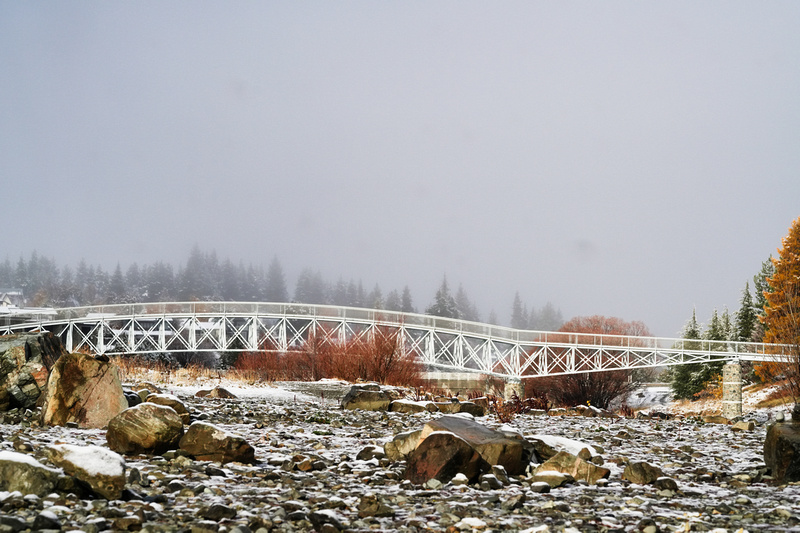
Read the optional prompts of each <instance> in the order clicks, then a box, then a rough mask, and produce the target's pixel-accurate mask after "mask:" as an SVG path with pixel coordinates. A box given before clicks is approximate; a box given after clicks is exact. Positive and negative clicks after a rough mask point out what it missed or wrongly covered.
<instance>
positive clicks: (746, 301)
mask: <svg viewBox="0 0 800 533" xmlns="http://www.w3.org/2000/svg"><path fill="white" fill-rule="evenodd" d="M757 322H758V317H757V315H756V310H755V307H754V304H753V295H752V294H750V282H746V283H745V286H744V290H743V291H742V299H741V300H740V302H739V310H738V311H736V331H735V336H736V340H738V341H740V342H750V341H752V340H753V334H754V332H755V331H756V324H757ZM759 340H760V339H759Z"/></svg>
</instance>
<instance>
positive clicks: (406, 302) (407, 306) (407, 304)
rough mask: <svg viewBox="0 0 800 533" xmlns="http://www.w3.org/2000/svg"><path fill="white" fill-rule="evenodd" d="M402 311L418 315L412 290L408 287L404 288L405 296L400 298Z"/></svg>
mask: <svg viewBox="0 0 800 533" xmlns="http://www.w3.org/2000/svg"><path fill="white" fill-rule="evenodd" d="M400 300H401V303H400V310H401V311H402V312H404V313H416V312H417V310H416V309H415V308H414V301H413V300H412V299H411V289H409V288H408V285H406V286H405V287H403V295H402V296H401V298H400Z"/></svg>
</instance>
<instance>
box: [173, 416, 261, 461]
mask: <svg viewBox="0 0 800 533" xmlns="http://www.w3.org/2000/svg"><path fill="white" fill-rule="evenodd" d="M180 448H181V450H183V451H185V452H186V453H188V454H189V455H191V456H193V457H194V458H195V459H197V460H199V461H216V462H219V463H230V462H239V463H255V450H253V447H252V446H250V444H248V443H247V441H245V440H244V438H242V437H240V436H238V435H233V434H232V433H228V432H227V431H225V430H224V429H222V428H219V427H217V426H215V425H213V424H209V423H206V422H194V423H193V424H192V425H191V426H189V429H188V430H186V434H185V435H184V436H183V437H182V438H181V441H180Z"/></svg>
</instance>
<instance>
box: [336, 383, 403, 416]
mask: <svg viewBox="0 0 800 533" xmlns="http://www.w3.org/2000/svg"><path fill="white" fill-rule="evenodd" d="M391 402H392V396H391V394H389V393H388V392H387V391H385V390H382V389H381V388H380V386H379V385H375V384H366V385H353V386H352V387H350V390H349V391H347V394H345V395H344V397H343V398H342V402H341V405H342V409H350V410H353V409H363V410H365V411H386V410H388V409H389V404H390V403H391Z"/></svg>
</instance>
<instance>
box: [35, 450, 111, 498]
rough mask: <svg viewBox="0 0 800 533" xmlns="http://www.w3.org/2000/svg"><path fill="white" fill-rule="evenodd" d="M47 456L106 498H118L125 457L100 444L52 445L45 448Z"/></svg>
mask: <svg viewBox="0 0 800 533" xmlns="http://www.w3.org/2000/svg"><path fill="white" fill-rule="evenodd" d="M45 452H46V453H47V457H48V459H50V462H51V463H53V464H54V465H56V466H58V467H61V468H63V469H64V472H66V473H67V474H69V475H71V476H73V477H74V478H76V479H79V480H80V481H83V482H84V483H86V484H87V485H89V486H90V487H91V488H92V490H93V491H94V492H96V493H97V494H99V495H100V496H102V497H104V498H106V499H109V500H118V499H119V498H120V497H121V496H122V491H123V490H124V489H125V459H123V458H122V457H121V456H120V455H119V454H116V453H114V452H112V451H111V450H109V449H106V448H101V447H100V446H74V445H70V444H54V445H51V446H48V447H47V448H46V449H45Z"/></svg>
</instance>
